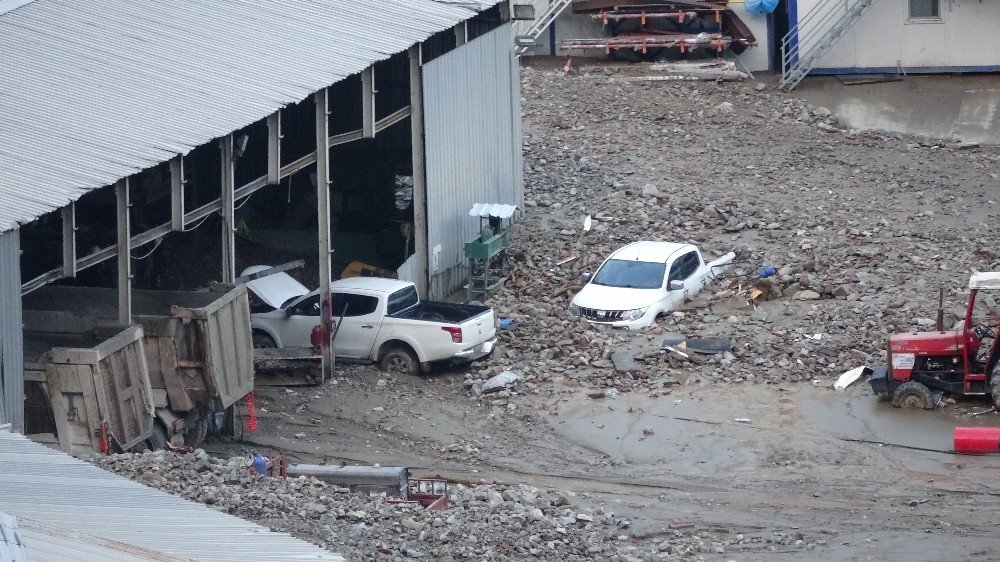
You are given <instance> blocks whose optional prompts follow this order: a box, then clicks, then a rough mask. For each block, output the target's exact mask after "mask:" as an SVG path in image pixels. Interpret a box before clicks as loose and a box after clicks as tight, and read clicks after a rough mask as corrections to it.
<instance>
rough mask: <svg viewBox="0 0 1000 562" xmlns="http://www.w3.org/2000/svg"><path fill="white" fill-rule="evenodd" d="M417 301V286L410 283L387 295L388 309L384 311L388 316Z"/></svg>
mask: <svg viewBox="0 0 1000 562" xmlns="http://www.w3.org/2000/svg"><path fill="white" fill-rule="evenodd" d="M418 302H420V297H418V296H417V288H416V287H415V286H413V285H410V286H409V287H407V288H405V289H400V290H398V291H396V292H395V293H393V294H391V295H389V303H388V310H387V311H386V314H388V315H389V316H392V315H393V314H399V313H400V312H402V311H404V310H406V309H407V308H410V307H411V306H413V305H415V304H417V303H418Z"/></svg>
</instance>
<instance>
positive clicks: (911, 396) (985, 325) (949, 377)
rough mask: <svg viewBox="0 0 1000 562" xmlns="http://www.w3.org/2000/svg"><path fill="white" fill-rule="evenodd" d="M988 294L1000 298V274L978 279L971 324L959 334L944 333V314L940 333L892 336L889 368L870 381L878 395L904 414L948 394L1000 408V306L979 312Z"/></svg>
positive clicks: (972, 291) (972, 283) (972, 290)
mask: <svg viewBox="0 0 1000 562" xmlns="http://www.w3.org/2000/svg"><path fill="white" fill-rule="evenodd" d="M987 290H989V291H997V294H998V295H1000V272H990V273H976V274H974V275H972V277H971V278H970V279H969V303H968V305H966V308H965V320H964V321H963V322H962V325H961V326H960V327H959V328H957V329H955V330H953V331H945V330H944V329H943V327H942V321H941V319H942V314H941V312H940V309H939V313H938V326H937V327H938V331H934V332H913V333H907V334H892V335H890V336H889V355H888V358H887V359H888V366H882V367H879V368H877V369H875V371H874V373H872V376H871V379H870V383H871V386H872V390H873V391H875V394H876V395H877V396H879V397H881V398H884V399H891V400H892V404H893V406H896V407H902V408H924V409H928V410H929V409H932V408H934V407H935V406H936V405H937V402H938V400H939V399H940V398H941V396H942V394H943V393H945V392H947V393H950V394H961V395H980V396H987V395H989V396H991V397H992V398H993V401H994V403H996V404H998V405H1000V369H998V368H997V367H998V363H1000V347H998V346H997V341H998V340H1000V338H998V337H997V335H998V334H997V333H998V331H1000V312H998V311H997V310H996V308H995V306H996V305H995V304H994V305H993V306H989V305H988V304H985V305H984V304H983V303H982V302H980V306H979V308H978V309H977V308H976V304H977V303H976V296H977V295H978V294H979V292H980V291H987ZM983 300H987V299H982V298H980V301H983Z"/></svg>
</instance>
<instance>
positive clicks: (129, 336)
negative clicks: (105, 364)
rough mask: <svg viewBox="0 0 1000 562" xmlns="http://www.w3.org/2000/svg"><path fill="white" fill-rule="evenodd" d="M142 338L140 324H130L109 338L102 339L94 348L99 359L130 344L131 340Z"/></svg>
mask: <svg viewBox="0 0 1000 562" xmlns="http://www.w3.org/2000/svg"><path fill="white" fill-rule="evenodd" d="M141 338H142V326H138V325H132V326H129V327H127V328H125V329H124V330H122V331H121V332H120V333H118V334H116V335H115V336H112V337H111V338H109V339H107V340H104V341H103V342H101V343H100V344H98V345H97V347H95V348H94V350H95V351H97V353H98V356H99V358H100V359H104V358H105V357H109V356H111V355H113V354H114V353H116V352H118V351H120V350H121V349H123V348H124V347H125V346H127V345H129V344H131V343H132V342H134V341H136V340H138V339H141Z"/></svg>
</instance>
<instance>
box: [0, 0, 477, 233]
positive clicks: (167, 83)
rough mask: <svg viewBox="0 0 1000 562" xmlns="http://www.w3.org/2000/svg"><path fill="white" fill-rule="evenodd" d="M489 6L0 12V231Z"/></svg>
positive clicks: (413, 0) (42, 1) (242, 0)
mask: <svg viewBox="0 0 1000 562" xmlns="http://www.w3.org/2000/svg"><path fill="white" fill-rule="evenodd" d="M0 1H6V2H11V0H0ZM496 3H497V1H496V0H492V1H491V0H471V1H470V0H464V1H462V2H460V3H456V2H455V1H452V0H230V1H227V2H219V1H217V0H162V1H158V2H149V1H141V0H89V1H88V2H78V1H75V0H34V1H33V2H30V3H28V4H25V5H19V6H16V9H11V11H9V12H7V13H2V12H0V14H2V15H0V53H3V58H4V60H3V67H4V69H3V72H2V73H0V198H2V199H3V201H4V205H3V206H2V207H0V232H2V231H5V230H9V229H11V228H14V227H15V226H17V224H18V223H24V222H28V221H30V220H33V219H34V218H37V217H38V216H40V215H42V214H44V213H47V212H49V211H53V210H55V209H58V208H60V207H62V206H65V205H66V204H67V203H69V202H70V201H73V200H76V199H78V198H79V197H80V196H81V195H82V194H83V193H85V192H87V191H89V190H91V189H96V188H100V187H103V186H105V185H109V184H111V183H114V182H115V181H117V180H118V179H121V178H123V177H126V176H129V175H131V174H134V173H136V172H138V171H140V170H143V169H146V168H149V167H151V166H154V165H156V164H159V163H161V162H165V161H167V160H169V159H170V158H172V157H174V156H176V155H178V154H186V153H187V152H189V151H191V150H192V149H194V148H195V147H197V146H199V145H202V144H205V143H206V142H208V141H210V140H212V139H214V138H217V137H220V136H222V135H225V134H228V133H230V132H232V131H234V130H237V129H240V128H242V127H245V126H247V125H249V124H251V123H254V122H256V121H259V120H260V119H263V118H264V117H266V116H267V115H269V114H271V113H273V112H274V111H276V110H277V109H279V108H281V107H283V106H285V105H288V104H291V103H295V102H298V101H301V100H303V99H305V98H306V97H308V96H309V95H311V94H312V93H313V92H316V91H318V90H320V89H322V88H324V87H326V86H329V85H331V84H334V83H336V82H338V81H340V80H342V79H343V78H345V77H347V76H349V75H351V74H355V73H357V72H360V71H361V70H363V69H365V68H366V67H368V66H369V65H371V64H372V63H374V62H378V61H380V60H384V59H387V58H388V57H390V56H391V55H393V54H395V53H399V52H402V51H405V50H406V49H408V48H409V47H410V46H412V45H414V44H415V43H418V42H420V41H423V40H425V39H427V38H428V37H430V36H431V35H432V34H434V33H437V32H439V31H442V30H445V29H448V28H450V27H452V26H454V25H455V24H457V23H459V22H462V21H465V20H467V19H469V18H471V17H472V16H473V15H475V12H476V9H483V8H486V7H489V6H492V5H495V4H496ZM15 4H17V2H14V3H12V4H10V5H11V6H14V5H15ZM470 8H471V9H470Z"/></svg>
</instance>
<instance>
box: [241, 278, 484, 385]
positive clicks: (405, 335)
mask: <svg viewBox="0 0 1000 562" xmlns="http://www.w3.org/2000/svg"><path fill="white" fill-rule="evenodd" d="M263 269H267V266H254V267H251V268H247V270H246V271H244V272H243V274H244V275H247V274H249V273H254V272H256V271H260V270H263ZM246 285H247V288H248V289H250V290H251V291H252V292H253V293H254V294H255V295H257V297H259V298H260V300H261V301H263V302H264V303H265V306H266V307H267V308H270V310H265V311H256V312H253V311H252V313H251V315H250V326H251V328H252V329H253V339H254V346H255V347H308V346H309V345H310V335H311V333H312V330H313V328H315V327H316V326H317V325H318V324H319V322H320V293H319V290H318V289H317V290H315V291H312V292H310V291H308V289H306V288H305V287H304V286H302V284H300V283H299V282H298V281H296V280H295V279H293V278H292V277H291V276H289V275H288V274H287V273H276V274H274V275H269V276H267V277H262V278H260V279H255V280H253V281H248V282H247V283H246ZM330 291H331V298H332V302H333V307H332V309H331V310H332V317H333V323H334V326H336V325H337V324H339V328H336V327H334V331H335V332H336V336H335V338H334V341H333V350H334V353H335V354H336V356H337V357H338V358H350V359H359V360H368V361H374V362H376V363H379V364H380V365H381V366H382V368H384V369H386V370H390V371H396V372H407V373H410V374H417V373H419V372H420V371H421V370H423V371H428V370H430V368H431V365H432V364H434V363H444V362H451V363H455V362H459V363H461V362H469V361H475V360H476V359H480V358H482V357H484V356H486V355H488V354H490V353H491V352H492V351H493V348H494V346H495V345H496V341H497V336H496V323H495V320H494V315H493V309H492V308H490V307H487V306H476V305H469V304H457V303H448V302H436V301H421V300H420V298H419V297H418V295H417V288H416V286H414V285H413V283H410V282H408V281H397V280H395V279H383V278H378V277H351V278H348V279H340V280H338V281H334V282H332V283H330Z"/></svg>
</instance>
